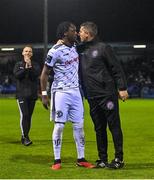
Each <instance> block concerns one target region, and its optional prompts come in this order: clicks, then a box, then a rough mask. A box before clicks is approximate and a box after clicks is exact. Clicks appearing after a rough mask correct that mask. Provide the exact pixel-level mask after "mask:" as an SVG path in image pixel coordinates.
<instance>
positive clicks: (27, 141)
mask: <svg viewBox="0 0 154 180" xmlns="http://www.w3.org/2000/svg"><path fill="white" fill-rule="evenodd" d="M21 143H22V144H23V145H25V146H29V145H30V144H32V141H31V140H30V139H29V137H23V136H22V138H21Z"/></svg>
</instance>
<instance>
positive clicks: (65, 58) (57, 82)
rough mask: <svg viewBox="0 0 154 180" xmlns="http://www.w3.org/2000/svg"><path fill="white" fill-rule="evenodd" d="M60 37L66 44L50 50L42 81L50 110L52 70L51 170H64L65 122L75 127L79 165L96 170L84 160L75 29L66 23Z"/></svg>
mask: <svg viewBox="0 0 154 180" xmlns="http://www.w3.org/2000/svg"><path fill="white" fill-rule="evenodd" d="M57 35H58V36H57V39H62V40H63V44H59V45H54V46H53V47H52V48H51V49H50V50H49V52H48V55H47V58H46V61H45V64H44V67H43V70H42V74H41V77H40V80H41V90H42V103H43V105H44V107H45V108H48V107H49V100H48V96H47V92H46V85H47V80H48V75H49V69H52V70H53V72H54V80H53V83H52V88H51V92H52V93H51V94H52V96H51V102H52V105H51V109H52V113H51V114H52V119H53V120H54V129H53V133H52V141H53V151H54V164H53V165H52V166H51V169H52V170H58V169H60V168H61V145H62V135H63V129H64V126H65V123H66V121H71V122H72V125H73V136H74V140H75V143H76V149H77V162H76V164H77V165H78V166H82V167H86V168H93V167H94V166H93V165H92V164H91V163H89V162H87V161H86V160H85V158H84V131H83V102H82V97H81V94H80V90H79V78H78V67H79V58H78V54H77V52H76V49H75V46H74V42H75V40H76V37H77V32H76V27H75V25H73V24H72V23H70V22H63V23H61V24H59V26H58V28H57Z"/></svg>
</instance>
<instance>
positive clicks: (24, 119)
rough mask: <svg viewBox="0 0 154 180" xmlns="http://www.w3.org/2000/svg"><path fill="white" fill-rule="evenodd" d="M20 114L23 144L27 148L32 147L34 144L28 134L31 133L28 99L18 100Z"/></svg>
mask: <svg viewBox="0 0 154 180" xmlns="http://www.w3.org/2000/svg"><path fill="white" fill-rule="evenodd" d="M17 103H18V107H19V112H20V128H21V134H22V137H21V143H22V144H23V145H25V146H28V145H30V144H31V143H32V142H31V141H30V140H29V137H28V132H29V125H28V124H29V123H28V119H29V111H28V103H27V100H26V99H17Z"/></svg>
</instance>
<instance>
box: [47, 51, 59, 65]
mask: <svg viewBox="0 0 154 180" xmlns="http://www.w3.org/2000/svg"><path fill="white" fill-rule="evenodd" d="M56 54H57V53H56V51H55V49H53V48H51V49H50V50H49V51H48V54H47V57H46V60H45V64H46V65H47V66H49V67H53V66H54V64H55V63H56V60H57V55H56Z"/></svg>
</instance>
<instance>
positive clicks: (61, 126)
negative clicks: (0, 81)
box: [53, 123, 64, 135]
mask: <svg viewBox="0 0 154 180" xmlns="http://www.w3.org/2000/svg"><path fill="white" fill-rule="evenodd" d="M63 129H64V124H63V123H55V125H54V130H53V134H56V135H61V134H62V132H63Z"/></svg>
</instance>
